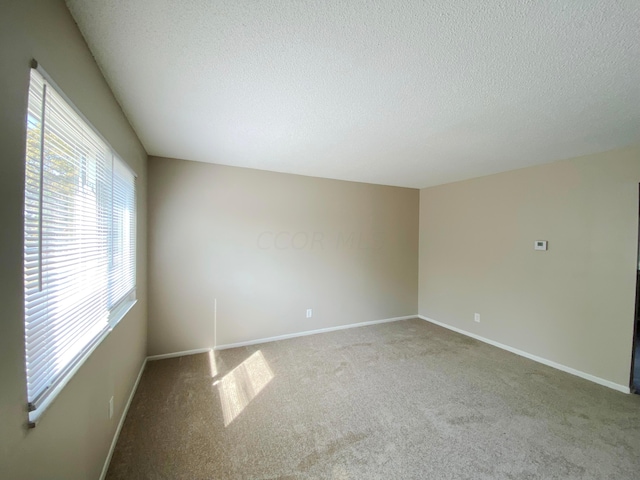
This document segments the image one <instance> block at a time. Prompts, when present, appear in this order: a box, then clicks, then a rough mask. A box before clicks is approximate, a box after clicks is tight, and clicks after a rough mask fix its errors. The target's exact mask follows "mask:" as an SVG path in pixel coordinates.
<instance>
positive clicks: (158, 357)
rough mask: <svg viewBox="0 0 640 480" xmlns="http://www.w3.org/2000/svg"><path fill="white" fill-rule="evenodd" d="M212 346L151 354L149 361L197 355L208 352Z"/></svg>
mask: <svg viewBox="0 0 640 480" xmlns="http://www.w3.org/2000/svg"><path fill="white" fill-rule="evenodd" d="M211 350H212V349H211V348H196V349H195V350H184V351H183V352H173V353H163V354H162V355H150V356H148V357H147V360H148V361H154V360H164V359H165V358H174V357H184V356H186V355H196V354H198V353H208V352H210V351H211Z"/></svg>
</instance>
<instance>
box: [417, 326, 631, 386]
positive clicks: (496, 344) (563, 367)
mask: <svg viewBox="0 0 640 480" xmlns="http://www.w3.org/2000/svg"><path fill="white" fill-rule="evenodd" d="M418 318H421V319H422V320H425V321H427V322H429V323H433V324H434V325H438V326H440V327H443V328H446V329H448V330H451V331H453V332H456V333H460V334H461V335H465V336H467V337H471V338H475V339H476V340H479V341H481V342H484V343H488V344H489V345H493V346H494V347H498V348H501V349H502V350H506V351H508V352H511V353H515V354H516V355H520V356H521V357H525V358H528V359H529V360H533V361H534V362H538V363H542V364H543V365H547V366H548V367H552V368H555V369H558V370H561V371H563V372H566V373H570V374H572V375H575V376H576V377H581V378H584V379H585V380H589V381H591V382H593V383H597V384H599V385H603V386H605V387H609V388H611V389H613V390H617V391H619V392H622V393H631V389H630V388H629V387H626V386H624V385H620V384H619V383H614V382H612V381H610V380H605V379H604V378H600V377H596V376H595V375H591V374H590V373H585V372H582V371H580V370H576V369H575V368H571V367H567V366H566V365H562V364H561V363H556V362H554V361H552V360H547V359H546V358H543V357H538V356H537V355H533V354H531V353H527V352H525V351H523V350H518V349H517V348H513V347H510V346H509V345H505V344H503V343H499V342H496V341H494V340H490V339H488V338H485V337H481V336H480V335H476V334H475V333H471V332H467V331H466V330H462V329H461V328H457V327H453V326H451V325H447V324H446V323H442V322H438V321H437V320H434V319H432V318H429V317H425V316H424V315H418Z"/></svg>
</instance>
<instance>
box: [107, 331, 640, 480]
mask: <svg viewBox="0 0 640 480" xmlns="http://www.w3.org/2000/svg"><path fill="white" fill-rule="evenodd" d="M215 370H216V371H212V365H211V362H210V356H209V355H206V354H203V355H192V356H188V357H182V358H175V359H168V360H160V361H155V362H149V363H148V364H147V368H146V371H145V372H144V375H143V377H142V380H141V382H140V386H139V388H138V391H137V393H136V395H135V398H134V400H133V402H132V405H131V408H130V410H129V415H128V417H127V419H126V421H125V424H124V427H123V430H122V433H121V435H120V439H119V441H118V444H117V447H116V449H115V453H114V456H113V459H112V462H111V466H110V469H109V473H108V476H107V478H109V479H111V480H114V479H127V480H129V479H190V480H196V479H294V478H327V479H340V480H341V479H439V480H440V479H534V478H535V479H554V478H557V479H617V480H622V479H638V478H640V397H639V396H637V395H625V394H622V393H618V392H615V391H613V390H610V389H607V388H605V387H601V386H599V385H595V384H593V383H591V382H588V381H586V380H582V379H580V378H577V377H574V376H572V375H569V374H565V373H563V372H560V371H557V370H554V369H552V368H549V367H545V366H543V365H540V364H537V363H535V362H532V361H530V360H527V359H524V358H521V357H519V356H516V355H513V354H510V353H508V352H505V351H503V350H500V349H497V348H494V347H491V346H489V345H486V344H483V343H480V342H477V341H475V340H472V339H469V338H467V337H464V336H462V335H458V334H456V333H453V332H450V331H448V330H445V329H443V328H440V327H437V326H434V325H431V324H429V323H427V322H424V321H422V320H418V319H415V320H407V321H401V322H394V323H387V324H380V325H374V326H369V327H362V328H354V329H350V330H343V331H338V332H332V333H326V334H320V335H313V336H308V337H301V338H296V339H291V340H285V341H280V342H273V343H267V344H262V345H256V346H253V347H246V348H236V349H233V350H224V351H220V352H216V354H215ZM212 374H214V375H213V376H212Z"/></svg>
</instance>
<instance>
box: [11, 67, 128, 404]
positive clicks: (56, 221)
mask: <svg viewBox="0 0 640 480" xmlns="http://www.w3.org/2000/svg"><path fill="white" fill-rule="evenodd" d="M45 86H46V87H47V88H46V90H45ZM49 87H50V85H49V82H47V81H46V80H45V79H44V78H43V77H42V75H40V74H39V73H38V72H37V71H35V70H32V72H31V80H30V85H29V105H28V110H27V121H26V123H27V152H26V155H25V166H26V169H25V203H24V218H25V220H24V245H25V246H24V291H25V332H26V334H25V346H26V366H27V377H28V378H27V390H28V398H29V401H30V402H32V403H33V402H35V403H36V404H37V403H38V402H40V401H41V400H42V399H43V398H45V397H46V396H47V392H48V391H50V390H51V386H52V385H55V384H56V383H57V382H59V381H60V379H61V376H64V374H65V372H68V371H70V369H71V368H72V367H73V365H74V364H75V363H76V362H77V361H78V360H79V359H80V358H81V357H82V355H84V352H86V351H87V348H88V347H89V346H90V345H91V344H92V342H94V340H95V339H96V338H97V337H98V336H99V335H100V334H101V332H104V329H105V328H108V322H109V315H110V309H111V308H112V307H113V306H114V305H116V304H117V303H118V302H120V301H121V300H122V299H124V298H125V297H126V296H127V295H128V294H130V292H132V291H133V290H134V288H135V214H136V203H135V201H136V200H135V198H136V192H135V176H134V175H133V174H132V173H131V171H130V170H129V168H128V167H127V166H126V165H125V164H124V163H123V162H122V160H120V159H119V158H117V157H116V156H115V154H114V153H113V151H112V150H111V148H110V147H109V146H108V145H107V144H106V143H105V142H104V141H103V140H102V138H101V137H100V135H98V134H97V133H96V132H95V131H94V129H93V127H91V126H90V125H89V124H88V123H86V122H85V120H84V119H83V118H82V117H81V116H80V115H79V114H78V113H77V112H76V110H75V109H74V107H72V106H71V105H69V104H68V103H67V101H66V100H65V99H64V98H63V97H62V96H61V95H60V94H58V92H57V91H56V89H55V88H49ZM45 91H46V94H45ZM36 407H37V405H36Z"/></svg>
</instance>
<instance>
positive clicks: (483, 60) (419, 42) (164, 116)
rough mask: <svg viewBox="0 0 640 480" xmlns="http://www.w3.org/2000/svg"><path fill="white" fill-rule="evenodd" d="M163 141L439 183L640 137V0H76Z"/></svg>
mask: <svg viewBox="0 0 640 480" xmlns="http://www.w3.org/2000/svg"><path fill="white" fill-rule="evenodd" d="M67 4H68V6H69V9H70V10H71V13H72V14H73V16H74V17H75V19H76V21H77V23H78V25H79V26H80V30H81V31H82V33H83V34H84V36H85V38H86V40H87V43H88V44H89V47H90V48H91V50H92V51H93V53H94V55H95V57H96V60H97V62H98V64H99V65H100V67H101V69H102V71H103V72H104V75H105V77H106V79H107V81H108V82H109V84H110V85H111V87H112V89H113V91H114V93H115V95H116V97H117V98H118V100H119V101H120V103H121V105H122V107H123V109H124V111H125V113H126V114H127V116H128V117H129V119H130V121H131V123H132V125H133V127H134V129H135V130H136V132H137V133H138V135H139V137H140V139H141V140H142V143H143V144H144V146H145V148H146V149H147V152H148V153H149V154H151V155H159V156H165V157H175V158H182V159H187V160H197V161H203V162H212V163H221V164H227V165H236V166H242V167H251V168H259V169H264V170H274V171H280V172H290V173H298V174H303V175H312V176H319V177H329V178H339V179H344V180H356V181H363V182H370V183H380V184H387V185H400V186H408V187H424V186H430V185H436V184H441V183H446V182H451V181H456V180H461V179H465V178H471V177H477V176H481V175H487V174H491V173H496V172H500V171H505V170H511V169H515V168H521V167H525V166H529V165H534V164H538V163H545V162H550V161H553V160H558V159H563V158H569V157H575V156H579V155H583V154H588V153H594V152H599V151H604V150H608V149H612V148H616V147H622V146H626V145H629V144H632V143H639V142H640V33H639V32H640V2H639V1H638V0H627V1H624V0H620V1H612V0H599V1H592V0H565V1H560V2H559V1H557V0H553V1H533V0H531V1H525V0H503V1H498V0H494V1H490V0H476V1H472V0H467V1H454V0H441V1H399V0H378V1H364V0H362V1H356V0H339V1H320V0H279V1H278V0H269V1H256V0H219V1H210V0H181V1H174V0H136V1H131V0H103V1H93V0H68V2H67Z"/></svg>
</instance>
